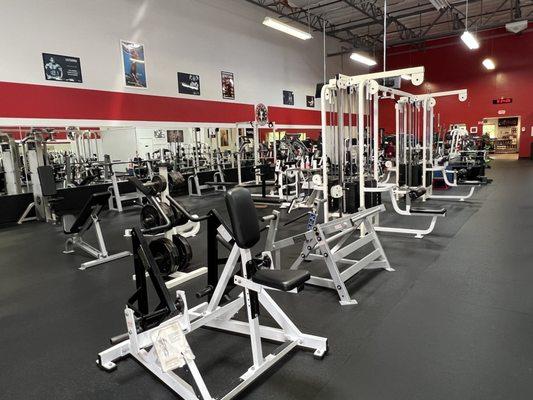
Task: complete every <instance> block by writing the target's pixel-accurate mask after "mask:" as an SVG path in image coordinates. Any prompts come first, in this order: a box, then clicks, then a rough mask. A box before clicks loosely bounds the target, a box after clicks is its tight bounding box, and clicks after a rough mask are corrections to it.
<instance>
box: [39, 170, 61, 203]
mask: <svg viewBox="0 0 533 400" xmlns="http://www.w3.org/2000/svg"><path fill="white" fill-rule="evenodd" d="M37 174H38V175H39V182H40V183H41V192H42V194H43V196H55V195H56V194H57V188H56V179H55V177H54V169H53V168H52V167H51V166H50V165H43V166H41V167H37Z"/></svg>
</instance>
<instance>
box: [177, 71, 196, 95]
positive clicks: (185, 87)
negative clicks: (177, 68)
mask: <svg viewBox="0 0 533 400" xmlns="http://www.w3.org/2000/svg"><path fill="white" fill-rule="evenodd" d="M178 92H179V93H181V94H190V95H193V96H200V75H196V74H189V73H188V72H178Z"/></svg>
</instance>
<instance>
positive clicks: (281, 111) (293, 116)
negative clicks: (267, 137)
mask: <svg viewBox="0 0 533 400" xmlns="http://www.w3.org/2000/svg"><path fill="white" fill-rule="evenodd" d="M268 118H269V119H270V121H274V122H275V123H276V124H278V125H281V124H283V125H320V123H321V122H320V111H317V110H302V109H298V108H287V107H276V106H270V107H268Z"/></svg>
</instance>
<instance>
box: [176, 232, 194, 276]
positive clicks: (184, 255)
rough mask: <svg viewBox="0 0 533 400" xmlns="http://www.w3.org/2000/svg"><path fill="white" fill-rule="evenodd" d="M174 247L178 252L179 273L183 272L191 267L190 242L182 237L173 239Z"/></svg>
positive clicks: (177, 236) (178, 236)
mask: <svg viewBox="0 0 533 400" xmlns="http://www.w3.org/2000/svg"><path fill="white" fill-rule="evenodd" d="M172 240H173V242H174V246H175V247H176V249H177V252H178V255H179V257H178V271H182V270H184V269H185V268H187V267H188V266H189V264H190V263H191V260H192V248H191V245H190V243H189V241H188V240H187V239H186V238H184V237H183V236H180V235H174V236H173V237H172Z"/></svg>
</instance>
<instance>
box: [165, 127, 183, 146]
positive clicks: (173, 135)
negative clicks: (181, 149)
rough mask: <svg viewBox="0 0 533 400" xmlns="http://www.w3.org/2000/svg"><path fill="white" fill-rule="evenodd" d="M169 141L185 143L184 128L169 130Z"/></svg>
mask: <svg viewBox="0 0 533 400" xmlns="http://www.w3.org/2000/svg"><path fill="white" fill-rule="evenodd" d="M167 142H168V143H183V130H182V129H169V130H167Z"/></svg>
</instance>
